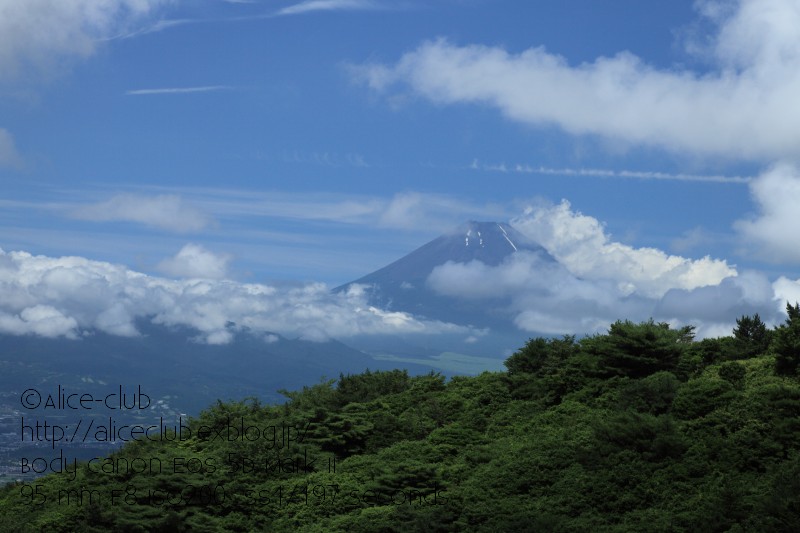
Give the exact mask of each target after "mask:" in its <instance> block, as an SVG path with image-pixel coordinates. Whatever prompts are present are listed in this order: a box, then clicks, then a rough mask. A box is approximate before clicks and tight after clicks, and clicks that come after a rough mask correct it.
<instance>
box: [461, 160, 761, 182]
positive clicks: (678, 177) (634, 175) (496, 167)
mask: <svg viewBox="0 0 800 533" xmlns="http://www.w3.org/2000/svg"><path fill="white" fill-rule="evenodd" d="M469 168H470V169H472V170H481V171H486V172H501V173H516V174H542V175H547V176H575V177H582V176H585V177H597V178H623V179H641V180H672V181H698V182H706V183H750V182H751V181H752V180H753V178H752V177H749V176H720V175H707V174H706V175H703V174H683V173H678V174H670V173H668V172H656V171H639V170H605V169H598V168H552V167H544V166H538V167H534V166H531V165H527V164H524V165H522V164H513V165H506V164H505V163H499V164H484V163H480V162H479V161H478V160H477V159H475V160H473V161H472V163H471V164H470V165H469Z"/></svg>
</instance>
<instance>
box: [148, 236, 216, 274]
mask: <svg viewBox="0 0 800 533" xmlns="http://www.w3.org/2000/svg"><path fill="white" fill-rule="evenodd" d="M230 259H231V258H230V256H228V255H217V254H215V253H213V252H210V251H208V250H206V249H205V248H203V247H202V246H200V245H198V244H187V245H186V246H184V247H183V248H181V250H180V251H179V252H178V253H177V254H176V255H175V256H174V257H170V258H169V259H165V260H164V261H162V262H161V263H159V265H158V270H159V271H161V272H163V273H164V274H167V275H169V276H174V277H178V278H205V279H222V278H224V277H225V276H226V274H227V271H228V262H229V261H230Z"/></svg>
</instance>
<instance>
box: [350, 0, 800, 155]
mask: <svg viewBox="0 0 800 533" xmlns="http://www.w3.org/2000/svg"><path fill="white" fill-rule="evenodd" d="M715 5H717V6H718V4H717V3H716V2H712V1H711V0H702V1H700V2H698V3H697V6H698V7H699V9H700V14H701V16H703V17H706V18H708V19H710V21H711V22H712V24H714V25H715V28H716V32H715V33H714V35H713V36H712V38H711V39H710V42H709V43H708V44H705V45H703V48H702V52H703V53H705V55H706V59H708V60H709V61H710V62H711V63H712V65H713V66H712V69H711V70H710V71H708V72H693V71H690V70H685V69H680V68H672V69H662V70H660V69H657V68H655V67H652V66H650V65H648V64H647V63H645V61H644V60H642V59H640V58H639V57H636V56H635V55H633V54H631V53H629V52H621V53H619V54H617V55H615V56H613V57H599V58H597V59H596V60H595V61H594V62H591V63H583V64H579V65H572V64H570V63H569V62H568V60H567V59H565V58H564V57H561V56H558V55H556V54H553V53H550V52H548V51H546V50H545V49H544V48H542V47H538V48H530V49H528V50H525V51H523V52H521V53H512V52H509V51H507V50H505V49H503V48H500V47H496V46H483V45H466V46H459V45H456V44H452V43H450V42H448V41H447V40H444V39H439V40H435V41H430V42H425V43H423V44H421V45H420V46H419V47H418V48H417V49H416V50H413V51H411V52H408V53H406V54H405V55H403V56H402V57H401V58H400V59H399V60H398V61H397V62H396V63H395V64H389V65H386V64H367V65H361V66H357V67H353V69H352V70H353V72H354V75H355V76H356V77H357V78H358V79H359V80H361V81H363V82H365V83H366V84H367V85H368V86H369V87H371V88H372V89H374V90H377V91H389V90H390V89H392V88H400V90H403V89H404V88H405V89H409V90H410V91H411V92H413V93H416V94H418V95H420V96H422V97H424V98H427V99H429V100H431V101H433V102H436V103H441V104H457V103H476V104H484V105H488V106H491V107H494V108H497V109H498V110H500V111H501V112H502V113H503V114H504V115H505V116H507V117H508V118H510V119H512V120H514V121H518V122H522V123H526V124H530V125H534V126H547V125H556V126H558V127H560V128H561V129H563V130H564V131H566V132H568V133H570V134H576V135H585V134H592V135H599V136H602V137H606V138H609V139H614V140H622V141H626V142H629V143H632V144H640V145H647V146H654V147H659V148H663V149H667V150H670V151H675V152H680V153H691V154H696V155H710V156H715V157H726V158H731V159H734V160H740V159H742V158H745V159H751V160H765V159H766V160H770V159H781V158H798V157H800V107H798V106H797V105H796V96H795V95H797V94H800V52H798V50H800V4H798V3H797V2H796V1H795V0H739V1H738V2H736V3H735V4H734V5H733V9H731V10H719V9H717V10H714V9H711V7H713V6H715Z"/></svg>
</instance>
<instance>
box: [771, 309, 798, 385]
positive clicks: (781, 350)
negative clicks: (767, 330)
mask: <svg viewBox="0 0 800 533" xmlns="http://www.w3.org/2000/svg"><path fill="white" fill-rule="evenodd" d="M786 314H787V315H789V317H788V318H787V319H786V323H785V324H781V325H780V326H778V327H777V328H776V329H775V334H774V336H773V340H772V350H773V351H774V352H775V371H776V372H777V373H778V374H782V375H795V374H797V368H798V366H800V305H798V304H797V302H795V304H794V306H792V305H791V304H789V303H788V302H787V303H786Z"/></svg>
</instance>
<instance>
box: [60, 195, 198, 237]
mask: <svg viewBox="0 0 800 533" xmlns="http://www.w3.org/2000/svg"><path fill="white" fill-rule="evenodd" d="M72 216H73V217H74V218H79V219H83V220H93V221H97V222H111V221H125V222H138V223H141V224H145V225H147V226H153V227H156V228H160V229H164V230H167V231H173V232H178V233H187V232H192V231H200V230H202V229H204V228H205V227H207V226H208V225H209V224H210V223H211V220H210V219H209V217H208V216H206V215H205V213H203V212H202V211H200V210H199V209H197V208H195V207H192V206H190V205H188V204H186V203H185V202H184V201H183V199H182V198H181V197H180V196H177V195H172V194H159V195H156V196H145V195H140V194H119V195H116V196H114V197H113V198H111V199H110V200H107V201H105V202H100V203H97V204H91V205H85V206H82V207H80V208H78V209H75V210H73V211H72Z"/></svg>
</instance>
